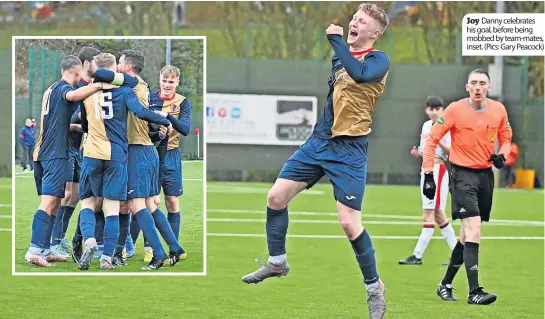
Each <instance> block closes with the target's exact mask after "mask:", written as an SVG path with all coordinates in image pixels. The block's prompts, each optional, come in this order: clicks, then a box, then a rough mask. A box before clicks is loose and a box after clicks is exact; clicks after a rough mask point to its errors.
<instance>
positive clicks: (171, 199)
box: [165, 196, 179, 213]
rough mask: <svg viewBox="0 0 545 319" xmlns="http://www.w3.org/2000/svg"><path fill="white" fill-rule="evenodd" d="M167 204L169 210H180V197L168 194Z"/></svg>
mask: <svg viewBox="0 0 545 319" xmlns="http://www.w3.org/2000/svg"><path fill="white" fill-rule="evenodd" d="M165 205H166V206H167V210H168V211H169V212H173V213H174V212H177V211H178V210H179V208H178V206H179V201H178V197H176V196H167V197H165Z"/></svg>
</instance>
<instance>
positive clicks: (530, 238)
mask: <svg viewBox="0 0 545 319" xmlns="http://www.w3.org/2000/svg"><path fill="white" fill-rule="evenodd" d="M207 236H210V237H259V238H262V237H266V235H265V234H229V233H208V234H207ZM287 237H288V238H318V239H346V236H343V235H288V236H287ZM418 238H419V237H418V236H376V235H373V236H372V239H398V240H403V239H411V240H413V239H418ZM432 239H442V240H444V238H443V236H434V237H432ZM481 239H484V240H544V239H545V237H520V236H484V237H481Z"/></svg>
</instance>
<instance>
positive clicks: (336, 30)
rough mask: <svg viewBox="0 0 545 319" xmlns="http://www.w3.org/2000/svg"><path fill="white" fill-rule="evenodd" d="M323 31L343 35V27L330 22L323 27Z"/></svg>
mask: <svg viewBox="0 0 545 319" xmlns="http://www.w3.org/2000/svg"><path fill="white" fill-rule="evenodd" d="M325 32H326V33H327V34H338V35H340V36H341V37H342V36H343V27H339V26H338V25H334V24H330V25H329V27H327V29H325Z"/></svg>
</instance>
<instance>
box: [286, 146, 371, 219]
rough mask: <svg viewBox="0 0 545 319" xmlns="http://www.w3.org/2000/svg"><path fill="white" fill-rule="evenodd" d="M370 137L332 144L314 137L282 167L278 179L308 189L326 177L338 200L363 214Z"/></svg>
mask: <svg viewBox="0 0 545 319" xmlns="http://www.w3.org/2000/svg"><path fill="white" fill-rule="evenodd" d="M367 145H368V140H367V136H356V137H348V136H343V137H337V138H333V139H330V140H327V139H321V138H319V137H316V136H311V137H310V138H309V139H308V140H307V141H306V142H305V144H303V145H302V146H301V147H300V148H299V149H297V150H296V151H295V153H293V155H292V156H291V157H290V159H288V161H287V162H286V163H285V164H284V166H283V167H282V170H281V171H280V174H279V175H278V178H283V179H288V180H292V181H297V182H305V183H307V184H308V188H311V187H312V186H314V184H316V183H317V182H318V181H319V180H320V179H321V178H322V177H323V176H324V175H326V176H327V177H329V179H330V181H331V184H332V185H333V193H334V196H335V200H337V201H339V202H340V203H342V204H343V205H346V206H348V207H350V208H352V209H355V210H361V204H362V201H363V194H364V192H365V183H366V179H367Z"/></svg>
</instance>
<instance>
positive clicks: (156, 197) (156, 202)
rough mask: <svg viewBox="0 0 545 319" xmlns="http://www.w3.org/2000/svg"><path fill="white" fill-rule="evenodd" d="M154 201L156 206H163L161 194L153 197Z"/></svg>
mask: <svg viewBox="0 0 545 319" xmlns="http://www.w3.org/2000/svg"><path fill="white" fill-rule="evenodd" d="M153 203H154V204H155V206H157V207H159V206H161V197H160V196H159V195H157V196H154V197H153Z"/></svg>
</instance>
